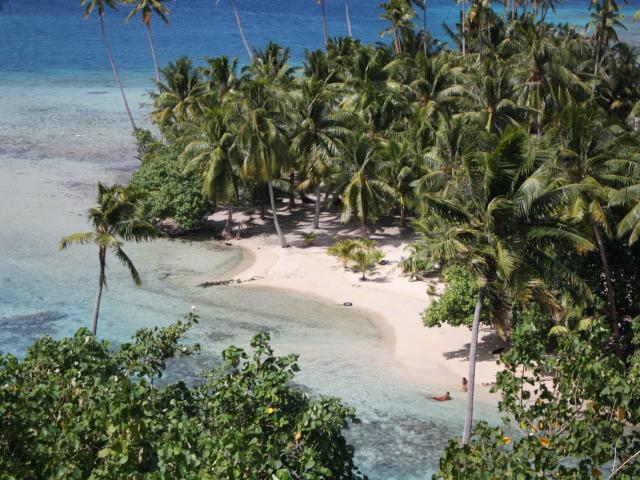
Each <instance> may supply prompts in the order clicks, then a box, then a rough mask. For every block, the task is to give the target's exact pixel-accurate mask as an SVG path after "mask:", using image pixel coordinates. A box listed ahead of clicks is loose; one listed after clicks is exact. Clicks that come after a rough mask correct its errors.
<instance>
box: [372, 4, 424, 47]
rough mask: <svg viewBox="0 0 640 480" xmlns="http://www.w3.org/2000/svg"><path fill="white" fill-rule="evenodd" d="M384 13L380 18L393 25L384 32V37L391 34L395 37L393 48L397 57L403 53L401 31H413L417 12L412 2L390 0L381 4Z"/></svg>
mask: <svg viewBox="0 0 640 480" xmlns="http://www.w3.org/2000/svg"><path fill="white" fill-rule="evenodd" d="M380 6H381V7H382V8H383V9H384V13H383V14H382V15H380V18H381V19H383V20H387V21H388V22H389V23H390V24H391V25H390V27H389V28H388V29H386V30H385V31H383V32H382V35H384V34H386V33H391V34H392V35H393V48H394V51H395V52H396V54H397V55H399V54H401V53H402V42H401V40H400V39H401V37H402V35H401V32H400V31H401V30H405V29H406V30H413V23H412V21H411V20H412V19H413V18H414V17H415V16H416V12H415V10H414V9H413V6H412V5H411V3H410V2H406V1H405V0H389V1H388V2H386V3H381V4H380Z"/></svg>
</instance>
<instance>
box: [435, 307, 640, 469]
mask: <svg viewBox="0 0 640 480" xmlns="http://www.w3.org/2000/svg"><path fill="white" fill-rule="evenodd" d="M638 320H640V319H636V320H634V321H635V322H636V324H637V322H638ZM544 333H545V331H542V332H541V331H540V329H538V328H536V327H535V326H534V325H533V324H531V323H523V324H522V325H520V326H519V327H518V328H517V329H516V330H515V331H514V334H513V337H512V339H513V346H512V348H511V349H510V350H509V351H508V352H507V353H505V354H503V355H502V361H503V362H504V364H505V369H504V371H502V372H500V373H498V376H497V381H496V386H495V387H494V388H495V389H496V390H499V391H500V392H501V395H502V400H501V401H500V404H499V406H500V410H501V411H503V412H504V413H505V414H507V415H508V416H507V418H506V420H507V422H508V425H507V426H506V428H494V427H491V426H489V425H488V424H487V423H486V422H479V423H478V424H477V425H476V426H475V428H474V432H473V433H474V434H473V436H472V437H471V441H470V443H469V444H468V445H461V444H460V443H459V442H458V441H457V440H451V441H450V443H449V446H448V447H447V449H446V450H445V451H444V453H443V455H442V457H441V459H440V471H439V472H438V473H437V474H436V475H435V476H434V478H435V479H442V480H445V479H446V480H454V479H461V480H462V479H464V480H474V479H477V480H484V479H493V478H505V479H506V478H513V479H535V478H554V479H555V478H557V479H565V480H574V479H576V480H577V479H589V478H593V479H598V478H602V479H605V478H608V479H616V480H631V479H637V478H640V462H639V461H638V460H639V459H640V431H639V430H638V426H639V425H640V352H638V351H635V353H633V354H632V355H630V356H628V357H627V358H625V359H622V358H620V356H619V355H617V354H616V353H615V352H614V351H612V348H611V347H612V345H611V332H610V330H609V329H608V328H607V326H606V322H605V320H604V318H601V319H600V321H598V322H596V323H595V324H594V325H593V326H592V328H591V329H590V330H589V331H581V332H579V331H575V332H573V331H569V332H568V333H566V334H564V335H560V336H548V337H547V336H546V335H544ZM639 333H640V329H639V328H637V327H636V332H635V336H634V339H633V344H634V346H637V345H639V344H640V335H638V334H639ZM551 349H553V354H551V353H549V351H550V350H551Z"/></svg>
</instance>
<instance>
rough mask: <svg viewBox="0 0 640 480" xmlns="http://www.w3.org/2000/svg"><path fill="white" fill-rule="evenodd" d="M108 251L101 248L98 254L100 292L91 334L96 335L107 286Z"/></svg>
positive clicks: (94, 310)
mask: <svg viewBox="0 0 640 480" xmlns="http://www.w3.org/2000/svg"><path fill="white" fill-rule="evenodd" d="M106 254H107V252H106V250H104V249H103V248H100V251H99V253H98V258H99V259H100V278H99V279H98V292H97V293H96V303H95V305H94V307H93V318H92V319H91V333H93V334H94V335H95V334H96V333H97V331H98V316H99V315H100V300H101V299H102V288H103V287H104V284H105V273H104V271H105V267H106V262H105V257H106Z"/></svg>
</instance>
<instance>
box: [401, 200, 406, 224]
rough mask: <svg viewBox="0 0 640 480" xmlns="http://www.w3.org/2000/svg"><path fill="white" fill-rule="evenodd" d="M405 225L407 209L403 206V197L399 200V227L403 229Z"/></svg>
mask: <svg viewBox="0 0 640 480" xmlns="http://www.w3.org/2000/svg"><path fill="white" fill-rule="evenodd" d="M406 225H407V209H406V207H405V205H404V197H401V198H400V226H401V227H405V226H406Z"/></svg>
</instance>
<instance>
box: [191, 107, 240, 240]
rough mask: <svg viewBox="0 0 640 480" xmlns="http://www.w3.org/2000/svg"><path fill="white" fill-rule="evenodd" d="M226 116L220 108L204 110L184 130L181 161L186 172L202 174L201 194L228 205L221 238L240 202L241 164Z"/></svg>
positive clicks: (230, 227) (229, 229)
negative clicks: (234, 203)
mask: <svg viewBox="0 0 640 480" xmlns="http://www.w3.org/2000/svg"><path fill="white" fill-rule="evenodd" d="M225 115H226V112H225V110H224V109H223V108H221V107H214V108H210V109H206V110H205V111H204V112H203V115H202V116H201V117H199V118H198V119H197V120H196V121H195V122H193V123H188V124H187V125H185V126H184V128H183V131H184V137H183V139H184V142H185V143H186V146H185V148H184V151H183V152H182V154H181V155H180V159H181V160H183V161H185V162H187V168H186V169H187V170H194V169H195V170H199V171H201V172H202V177H203V185H202V191H203V192H204V194H205V196H206V197H207V198H208V199H210V200H212V201H214V202H216V203H217V202H227V212H228V215H227V223H226V225H225V228H224V234H225V235H226V236H231V234H232V230H233V202H237V201H238V198H239V186H238V183H239V178H238V177H239V174H240V169H241V166H240V162H239V155H238V152H237V149H236V145H235V138H234V136H233V134H232V132H231V131H229V129H228V128H227V126H226V123H225Z"/></svg>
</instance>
